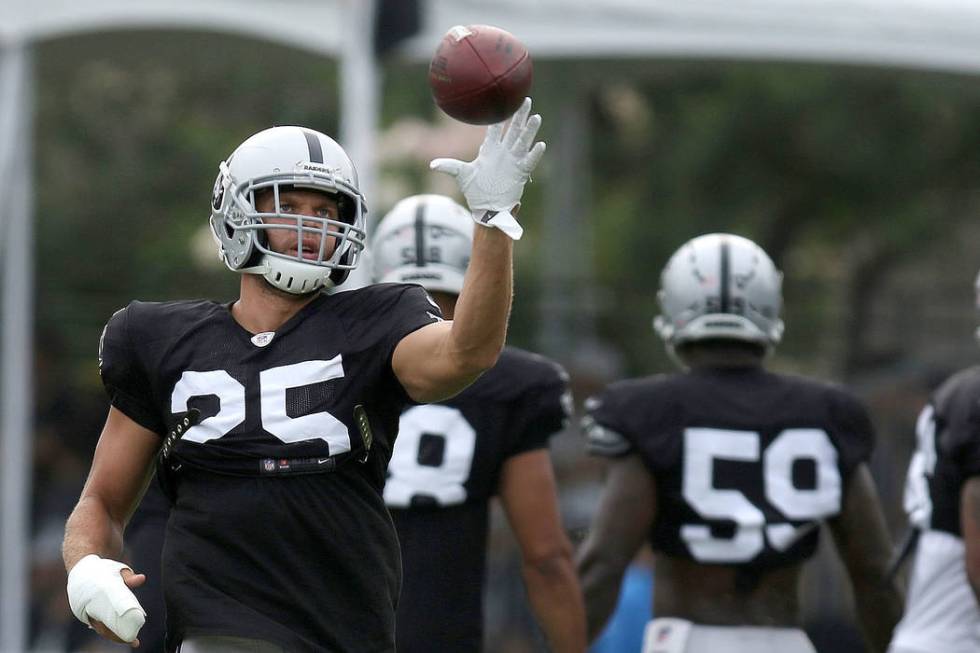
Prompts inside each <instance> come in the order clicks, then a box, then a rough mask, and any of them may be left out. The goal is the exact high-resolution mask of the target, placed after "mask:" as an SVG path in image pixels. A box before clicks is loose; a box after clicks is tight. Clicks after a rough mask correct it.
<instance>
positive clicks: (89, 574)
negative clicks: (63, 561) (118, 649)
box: [68, 554, 146, 642]
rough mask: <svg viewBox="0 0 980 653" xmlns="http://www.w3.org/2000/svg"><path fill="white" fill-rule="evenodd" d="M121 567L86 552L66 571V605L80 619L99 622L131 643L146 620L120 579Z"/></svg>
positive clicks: (141, 608) (127, 567)
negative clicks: (85, 554)
mask: <svg viewBox="0 0 980 653" xmlns="http://www.w3.org/2000/svg"><path fill="white" fill-rule="evenodd" d="M123 569H129V570H130V571H132V568H131V567H130V566H129V565H126V564H123V563H121V562H116V561H115V560H109V559H106V558H100V557H99V556H97V555H95V554H89V555H87V556H85V557H84V558H82V559H81V560H79V561H78V562H77V563H75V566H74V567H72V568H71V571H70V572H68V604H69V605H70V606H71V611H72V612H73V613H74V614H75V616H76V617H78V619H79V621H81V622H82V623H84V624H85V625H86V626H89V627H91V626H92V624H91V623H89V619H96V620H98V621H101V622H102V623H103V624H104V625H105V627H106V628H108V629H109V630H111V631H112V632H113V633H115V634H116V636H117V637H118V638H119V639H121V640H123V641H124V642H132V641H133V640H134V639H136V635H138V634H139V632H140V628H142V627H143V624H144V623H145V622H146V612H145V611H144V610H143V606H141V605H140V602H139V601H138V600H136V595H135V594H133V592H132V591H131V590H130V589H129V588H128V587H126V583H125V582H124V581H123V577H122V574H121V573H120V572H121V571H122V570H123Z"/></svg>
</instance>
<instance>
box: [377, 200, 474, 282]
mask: <svg viewBox="0 0 980 653" xmlns="http://www.w3.org/2000/svg"><path fill="white" fill-rule="evenodd" d="M472 248H473V217H472V215H471V214H470V212H469V211H468V210H466V209H464V208H463V207H462V206H460V205H459V204H457V203H456V202H454V201H453V200H451V199H449V198H448V197H444V196H442V195H413V196H412V197H406V198H405V199H403V200H401V201H400V202H398V203H397V204H396V205H395V206H394V207H393V208H392V209H391V210H390V211H389V212H388V213H387V214H386V215H385V217H384V218H382V220H381V222H380V223H378V227H377V229H376V230H375V232H374V237H373V238H372V240H371V253H372V256H373V259H372V260H373V263H374V279H375V280H376V281H378V282H392V281H395V282H402V283H417V284H419V285H421V286H422V287H423V288H425V289H426V290H428V291H429V292H446V293H450V294H454V295H458V294H459V292H460V291H461V290H462V289H463V278H464V276H465V275H466V268H467V266H468V265H469V262H470V250H471V249H472Z"/></svg>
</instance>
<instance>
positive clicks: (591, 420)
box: [582, 388, 633, 458]
mask: <svg viewBox="0 0 980 653" xmlns="http://www.w3.org/2000/svg"><path fill="white" fill-rule="evenodd" d="M619 403H620V397H619V396H618V395H617V393H616V392H615V391H614V390H613V389H611V388H607V389H606V391H605V392H603V393H602V394H600V395H599V396H596V397H589V398H588V399H587V400H586V402H585V417H584V418H583V419H582V431H583V432H584V433H585V438H586V446H587V449H588V451H589V453H591V454H596V455H600V456H607V457H610V458H618V457H620V456H625V455H627V454H629V453H632V451H633V443H632V442H630V440H629V438H628V437H627V435H626V434H627V433H628V432H629V425H628V424H626V421H625V420H624V419H623V418H622V416H623V414H624V412H623V411H622V410H621V409H620V407H619Z"/></svg>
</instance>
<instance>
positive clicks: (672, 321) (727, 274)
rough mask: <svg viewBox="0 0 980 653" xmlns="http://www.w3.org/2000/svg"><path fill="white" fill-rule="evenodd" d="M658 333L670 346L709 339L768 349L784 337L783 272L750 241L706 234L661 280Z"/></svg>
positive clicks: (675, 257)
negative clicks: (747, 343) (781, 314)
mask: <svg viewBox="0 0 980 653" xmlns="http://www.w3.org/2000/svg"><path fill="white" fill-rule="evenodd" d="M658 297H659V299H660V306H661V314H660V315H659V316H658V317H657V318H656V319H655V320H654V329H655V330H656V331H657V333H658V334H659V335H660V337H661V338H663V340H664V342H665V343H666V344H667V346H668V347H671V348H672V347H676V346H677V345H680V344H682V343H685V342H696V341H700V340H709V339H723V340H741V341H744V342H751V343H756V344H759V345H762V346H763V347H765V348H766V349H769V348H771V347H773V346H775V345H776V344H778V343H779V341H780V340H781V338H782V335H783V322H782V320H781V319H780V318H779V313H780V310H781V309H782V273H781V272H779V270H777V269H776V266H775V265H774V264H773V262H772V260H771V259H770V258H769V256H768V255H767V254H766V253H765V252H764V251H763V250H762V248H760V247H759V246H758V245H756V244H755V243H753V242H752V241H751V240H748V239H746V238H742V237H741V236H735V235H732V234H707V235H704V236H699V237H697V238H694V239H693V240H690V241H688V242H687V243H685V244H684V245H682V246H681V248H680V249H678V250H677V252H675V253H674V255H673V256H672V257H671V258H670V261H668V263H667V265H666V267H665V268H664V271H663V274H662V275H661V280H660V293H659V295H658Z"/></svg>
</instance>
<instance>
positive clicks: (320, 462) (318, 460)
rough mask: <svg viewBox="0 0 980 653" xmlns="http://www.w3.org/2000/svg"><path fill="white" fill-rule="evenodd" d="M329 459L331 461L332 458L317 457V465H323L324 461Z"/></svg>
mask: <svg viewBox="0 0 980 653" xmlns="http://www.w3.org/2000/svg"><path fill="white" fill-rule="evenodd" d="M329 461H330V459H329V458H317V459H316V464H317V465H322V464H323V463H325V462H329Z"/></svg>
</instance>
